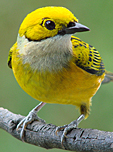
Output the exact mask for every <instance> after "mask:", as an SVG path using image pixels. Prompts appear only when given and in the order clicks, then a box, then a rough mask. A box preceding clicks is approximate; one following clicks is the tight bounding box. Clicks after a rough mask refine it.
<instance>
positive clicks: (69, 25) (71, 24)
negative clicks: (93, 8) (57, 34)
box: [67, 22, 76, 27]
mask: <svg viewBox="0 0 113 152" xmlns="http://www.w3.org/2000/svg"><path fill="white" fill-rule="evenodd" d="M75 25H76V23H75V22H69V24H68V25H67V27H73V26H75Z"/></svg>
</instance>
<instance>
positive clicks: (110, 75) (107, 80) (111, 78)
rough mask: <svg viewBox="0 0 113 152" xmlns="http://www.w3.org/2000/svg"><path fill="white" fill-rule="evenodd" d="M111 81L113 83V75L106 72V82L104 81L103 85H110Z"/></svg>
mask: <svg viewBox="0 0 113 152" xmlns="http://www.w3.org/2000/svg"><path fill="white" fill-rule="evenodd" d="M111 81H112V82H113V73H111V72H108V71H106V72H105V77H104V80H103V81H102V84H105V83H109V82H111Z"/></svg>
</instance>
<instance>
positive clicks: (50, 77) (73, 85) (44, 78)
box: [12, 51, 104, 106]
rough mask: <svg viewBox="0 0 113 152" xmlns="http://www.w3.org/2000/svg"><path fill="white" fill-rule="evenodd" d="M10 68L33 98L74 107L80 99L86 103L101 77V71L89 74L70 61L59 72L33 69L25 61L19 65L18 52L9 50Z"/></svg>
mask: <svg viewBox="0 0 113 152" xmlns="http://www.w3.org/2000/svg"><path fill="white" fill-rule="evenodd" d="M12 67H13V72H14V75H15V77H16V80H17V82H18V83H19V85H20V86H21V87H22V89H23V90H24V91H25V92H27V93H28V94H29V95H30V96H32V97H33V98H35V99H37V100H39V101H43V102H47V103H58V104H73V105H76V106H80V105H81V103H82V102H85V103H87V104H89V102H90V100H91V97H92V96H93V95H94V94H95V93H96V91H97V90H98V88H99V86H100V84H101V82H102V80H103V78H104V74H103V75H102V76H96V75H93V74H90V73H88V72H86V71H84V70H82V69H81V68H79V67H78V66H76V65H75V64H74V63H73V62H72V61H70V63H69V66H68V67H67V68H63V69H62V70H61V71H59V72H58V71H57V72H47V71H46V72H38V71H37V70H36V71H33V70H32V68H31V66H30V65H29V64H27V63H26V64H24V65H23V61H22V58H21V57H20V56H19V54H18V51H15V53H14V52H13V56H12Z"/></svg>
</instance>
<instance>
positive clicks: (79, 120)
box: [55, 114, 84, 149]
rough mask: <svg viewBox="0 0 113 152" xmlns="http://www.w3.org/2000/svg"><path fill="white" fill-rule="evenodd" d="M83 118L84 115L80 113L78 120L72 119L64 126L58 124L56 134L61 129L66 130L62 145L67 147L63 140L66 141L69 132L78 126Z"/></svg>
mask: <svg viewBox="0 0 113 152" xmlns="http://www.w3.org/2000/svg"><path fill="white" fill-rule="evenodd" d="M83 119H84V115H83V114H82V115H80V117H78V119H77V120H74V121H72V122H71V123H70V124H68V125H64V126H58V127H57V128H56V131H55V134H56V135H57V133H58V132H59V131H61V130H64V131H63V134H62V136H61V145H62V147H63V148H64V149H65V147H64V145H63V142H64V140H65V139H66V138H68V137H67V134H68V132H69V131H71V130H72V129H73V128H77V126H78V124H79V123H80V122H81V121H82V120H83Z"/></svg>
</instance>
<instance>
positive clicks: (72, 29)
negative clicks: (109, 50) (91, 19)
mask: <svg viewBox="0 0 113 152" xmlns="http://www.w3.org/2000/svg"><path fill="white" fill-rule="evenodd" d="M84 31H90V29H89V28H88V27H87V26H85V25H82V24H80V23H75V26H72V27H67V28H65V29H62V30H61V31H59V32H58V34H60V35H64V34H74V33H76V32H84Z"/></svg>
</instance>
